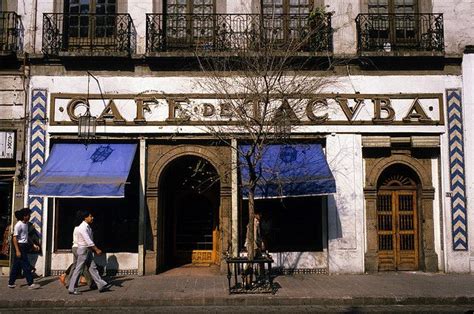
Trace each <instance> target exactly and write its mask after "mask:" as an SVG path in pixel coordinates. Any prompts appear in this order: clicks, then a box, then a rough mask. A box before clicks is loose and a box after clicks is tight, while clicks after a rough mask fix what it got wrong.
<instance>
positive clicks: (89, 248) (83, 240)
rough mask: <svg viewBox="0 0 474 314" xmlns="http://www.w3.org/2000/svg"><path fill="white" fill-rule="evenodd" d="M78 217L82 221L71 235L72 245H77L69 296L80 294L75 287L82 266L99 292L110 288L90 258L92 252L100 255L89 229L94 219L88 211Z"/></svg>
mask: <svg viewBox="0 0 474 314" xmlns="http://www.w3.org/2000/svg"><path fill="white" fill-rule="evenodd" d="M79 215H80V217H81V218H82V219H83V221H82V223H81V224H80V225H79V226H77V227H76V228H74V233H73V241H74V245H77V261H76V267H75V268H74V271H73V273H72V276H71V279H70V281H69V288H68V290H69V294H74V295H79V294H81V293H80V292H79V291H77V289H76V285H77V281H78V280H79V277H80V274H81V273H82V268H83V267H84V266H88V268H89V272H90V274H91V277H92V280H94V282H95V284H96V285H97V288H98V289H99V292H104V291H106V290H107V289H108V288H109V287H110V285H109V284H108V283H107V282H105V281H104V280H103V279H102V278H101V277H100V275H99V272H98V271H97V265H96V263H95V262H94V258H93V256H92V252H94V253H95V254H96V255H101V254H102V251H101V250H100V249H99V248H98V247H97V246H96V245H95V243H94V240H93V235H92V229H91V227H90V224H92V222H93V221H94V217H93V216H92V214H91V213H90V212H89V211H81V212H79Z"/></svg>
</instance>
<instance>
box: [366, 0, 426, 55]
mask: <svg viewBox="0 0 474 314" xmlns="http://www.w3.org/2000/svg"><path fill="white" fill-rule="evenodd" d="M368 11H369V13H370V14H372V15H371V16H370V23H371V30H370V32H371V34H370V35H371V36H370V37H371V38H374V39H375V38H376V39H377V42H378V44H379V46H380V48H381V49H385V50H387V51H389V50H397V49H398V50H399V49H401V48H403V47H404V46H411V45H413V44H415V43H416V42H419V38H418V36H419V32H418V31H417V30H418V29H419V21H418V18H417V15H416V14H417V13H418V1H417V0H368Z"/></svg>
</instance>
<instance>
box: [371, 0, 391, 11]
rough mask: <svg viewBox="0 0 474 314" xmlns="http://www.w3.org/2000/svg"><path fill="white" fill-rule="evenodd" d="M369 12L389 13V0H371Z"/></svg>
mask: <svg viewBox="0 0 474 314" xmlns="http://www.w3.org/2000/svg"><path fill="white" fill-rule="evenodd" d="M369 13H375V14H387V13H388V0H369Z"/></svg>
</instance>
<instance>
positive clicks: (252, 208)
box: [246, 188, 255, 260]
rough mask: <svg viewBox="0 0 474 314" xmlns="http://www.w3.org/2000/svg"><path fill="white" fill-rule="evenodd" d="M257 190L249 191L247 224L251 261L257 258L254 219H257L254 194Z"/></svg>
mask: <svg viewBox="0 0 474 314" xmlns="http://www.w3.org/2000/svg"><path fill="white" fill-rule="evenodd" d="M254 192H255V188H250V189H249V223H248V224H247V239H246V240H247V254H248V258H249V260H253V258H254V257H255V232H254V228H255V226H254V219H255V200H254V194H255V193H254Z"/></svg>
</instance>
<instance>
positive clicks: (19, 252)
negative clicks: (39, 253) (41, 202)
mask: <svg viewBox="0 0 474 314" xmlns="http://www.w3.org/2000/svg"><path fill="white" fill-rule="evenodd" d="M30 215H31V210H30V209H29V208H23V209H20V210H18V211H16V212H15V217H16V218H17V219H18V221H17V223H16V224H15V227H14V228H13V239H12V242H13V247H14V248H15V256H14V258H13V265H12V267H11V271H10V279H9V280H8V288H12V289H13V288H15V287H16V285H15V280H16V277H17V276H18V272H19V271H20V269H22V270H23V274H24V276H25V278H26V282H27V283H28V289H38V288H39V287H40V285H38V284H36V283H33V275H32V273H31V265H30V261H29V260H28V252H29V251H30V250H31V249H33V250H38V249H39V247H38V246H37V245H36V244H33V247H32V245H30V243H29V241H28V222H29V221H30Z"/></svg>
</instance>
